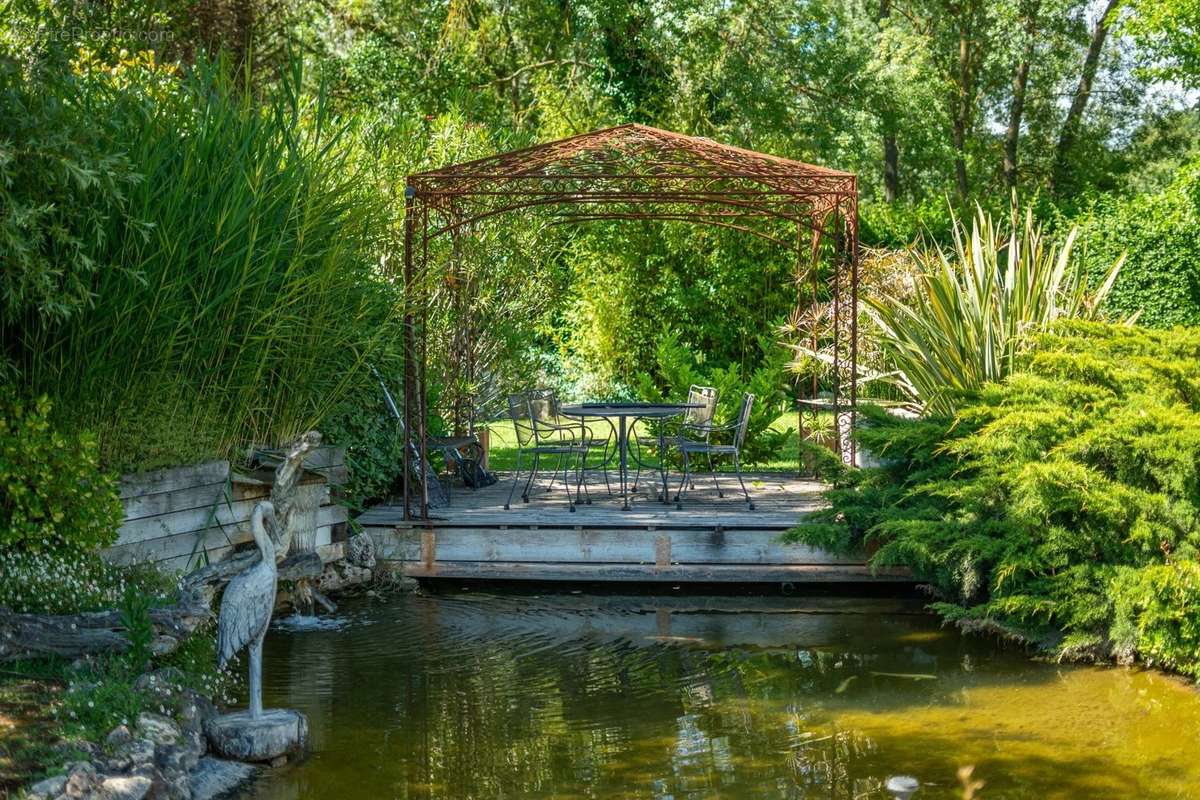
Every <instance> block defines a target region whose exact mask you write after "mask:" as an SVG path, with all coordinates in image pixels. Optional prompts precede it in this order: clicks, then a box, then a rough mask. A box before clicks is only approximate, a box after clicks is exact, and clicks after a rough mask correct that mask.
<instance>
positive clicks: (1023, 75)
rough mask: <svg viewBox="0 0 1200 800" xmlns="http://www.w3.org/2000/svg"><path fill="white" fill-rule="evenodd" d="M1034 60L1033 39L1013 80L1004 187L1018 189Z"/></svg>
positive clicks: (1018, 63) (1005, 154)
mask: <svg viewBox="0 0 1200 800" xmlns="http://www.w3.org/2000/svg"><path fill="white" fill-rule="evenodd" d="M1031 33H1032V32H1031ZM1032 59H1033V37H1032V35H1031V36H1030V37H1029V40H1028V41H1027V42H1026V43H1025V50H1024V51H1023V52H1022V54H1021V60H1020V61H1018V62H1017V69H1016V71H1015V72H1014V73H1013V80H1012V105H1011V106H1010V107H1009V109H1008V128H1007V129H1006V130H1005V131H1004V185H1005V186H1007V187H1008V188H1009V190H1015V189H1016V188H1017V144H1018V142H1019V141H1020V138H1021V118H1022V117H1023V116H1024V114H1025V89H1026V87H1027V86H1028V85H1029V62H1030V61H1031V60H1032Z"/></svg>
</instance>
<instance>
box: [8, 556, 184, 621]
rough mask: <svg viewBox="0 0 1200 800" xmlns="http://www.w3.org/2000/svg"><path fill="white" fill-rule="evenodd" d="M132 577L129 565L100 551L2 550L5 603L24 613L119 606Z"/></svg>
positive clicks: (64, 611)
mask: <svg viewBox="0 0 1200 800" xmlns="http://www.w3.org/2000/svg"><path fill="white" fill-rule="evenodd" d="M130 579H131V574H130V571H129V569H128V568H127V567H120V566H116V565H113V564H109V563H108V562H106V561H104V559H102V558H100V557H99V556H98V555H95V554H89V553H51V552H34V553H30V552H24V551H12V550H9V551H0V606H4V607H7V608H9V609H11V610H13V611H16V612H20V613H29V614H74V613H78V612H82V611H98V610H102V609H114V608H119V607H120V604H121V599H122V597H123V596H124V594H125V587H126V585H127V583H128V582H129V580H130ZM141 583H142V582H141V581H139V582H138V585H139V587H140V585H141ZM156 594H158V593H157V592H156ZM160 596H161V595H160Z"/></svg>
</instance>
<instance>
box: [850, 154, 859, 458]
mask: <svg viewBox="0 0 1200 800" xmlns="http://www.w3.org/2000/svg"><path fill="white" fill-rule="evenodd" d="M850 185H851V187H852V189H853V190H852V191H851V193H850V195H849V197H848V198H847V202H848V203H849V205H850V213H849V214H848V215H847V222H848V223H849V225H850V465H851V466H854V464H855V461H856V458H855V456H856V455H857V449H858V443H857V442H855V440H854V428H855V424H856V423H857V422H858V267H859V258H860V251H859V244H858V179H857V178H854V179H853V180H852V182H851V184H850Z"/></svg>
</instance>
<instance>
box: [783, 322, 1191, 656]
mask: <svg viewBox="0 0 1200 800" xmlns="http://www.w3.org/2000/svg"><path fill="white" fill-rule="evenodd" d="M958 408H959V410H958V412H957V413H956V414H955V415H954V416H953V417H925V418H921V419H918V420H903V419H896V418H893V417H891V416H888V415H887V414H884V413H871V414H869V415H868V419H867V420H866V424H864V425H862V426H861V427H860V430H859V432H858V438H859V442H860V444H861V446H863V447H866V448H867V449H869V450H870V451H872V452H873V453H875V454H877V455H880V456H882V457H883V458H884V463H885V465H884V466H882V467H879V468H876V469H869V470H858V471H842V472H839V473H838V474H837V475H836V476H835V481H836V482H835V484H834V487H833V488H832V489H831V490H830V492H829V500H830V501H831V507H830V508H829V510H828V511H826V512H823V513H822V514H821V515H820V518H819V519H818V520H817V522H816V524H812V525H803V526H801V527H799V528H797V529H796V530H795V531H793V532H792V534H790V536H791V538H793V539H796V540H803V541H806V542H809V543H811V544H816V545H821V546H825V547H833V548H837V549H855V548H863V547H865V546H867V545H871V546H875V547H877V548H878V549H877V550H876V551H875V554H874V556H873V557H872V564H873V565H875V566H879V567H882V566H906V567H909V568H910V569H911V570H912V571H913V573H914V574H915V575H916V576H917V577H918V578H919V579H920V580H922V581H927V582H928V583H929V584H930V585H932V586H933V587H934V589H935V590H936V592H937V595H938V597H937V602H936V603H935V606H934V607H935V608H936V609H937V610H938V611H939V612H941V613H942V614H944V615H945V616H946V617H947V618H949V619H952V620H955V621H958V622H960V623H962V624H964V625H966V626H968V627H984V628H989V629H993V630H1003V631H1005V632H1008V633H1010V634H1012V635H1015V636H1017V637H1020V638H1023V639H1026V640H1029V641H1034V642H1037V643H1039V644H1041V645H1043V646H1045V647H1048V648H1051V649H1053V650H1056V651H1057V652H1059V653H1060V654H1064V655H1072V656H1085V655H1086V656H1096V657H1100V656H1103V657H1111V656H1116V657H1123V656H1137V657H1139V658H1141V659H1143V660H1146V661H1152V662H1154V663H1158V664H1161V665H1164V666H1166V667H1169V668H1171V669H1175V670H1178V671H1181V672H1184V673H1188V674H1191V675H1200V647H1198V644H1200V603H1198V600H1200V585H1198V578H1197V575H1198V571H1200V567H1198V566H1197V555H1198V554H1197V549H1198V547H1200V330H1197V329H1185V328H1177V329H1174V330H1170V331H1151V330H1146V329H1142V328H1134V327H1126V326H1116V325H1108V324H1103V323H1090V322H1078V321H1075V322H1063V323H1059V324H1057V325H1056V326H1054V327H1053V328H1052V329H1051V330H1050V331H1049V332H1047V333H1043V334H1039V335H1036V336H1034V337H1032V339H1031V341H1030V342H1029V346H1028V347H1026V348H1024V349H1023V351H1022V353H1021V355H1020V356H1019V357H1018V362H1017V366H1016V369H1015V370H1014V371H1013V373H1012V374H1010V375H1009V376H1008V377H1007V378H1006V379H1005V380H1003V381H1001V382H998V383H990V384H986V385H985V386H984V387H983V388H982V389H981V390H980V391H978V392H977V393H975V394H973V395H972V396H970V397H964V398H962V401H961V402H960V403H959V404H958Z"/></svg>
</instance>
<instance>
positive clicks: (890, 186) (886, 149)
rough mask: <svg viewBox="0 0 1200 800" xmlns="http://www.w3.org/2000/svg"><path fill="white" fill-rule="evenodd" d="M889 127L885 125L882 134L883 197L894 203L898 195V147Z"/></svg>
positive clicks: (894, 133) (893, 132) (892, 131)
mask: <svg viewBox="0 0 1200 800" xmlns="http://www.w3.org/2000/svg"><path fill="white" fill-rule="evenodd" d="M890 127H891V126H890V125H888V126H887V127H885V129H884V134H883V199H884V200H885V201H887V202H889V203H894V202H896V198H897V197H899V196H900V148H899V146H897V144H896V132H895V131H894V130H890V129H889V128H890Z"/></svg>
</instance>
